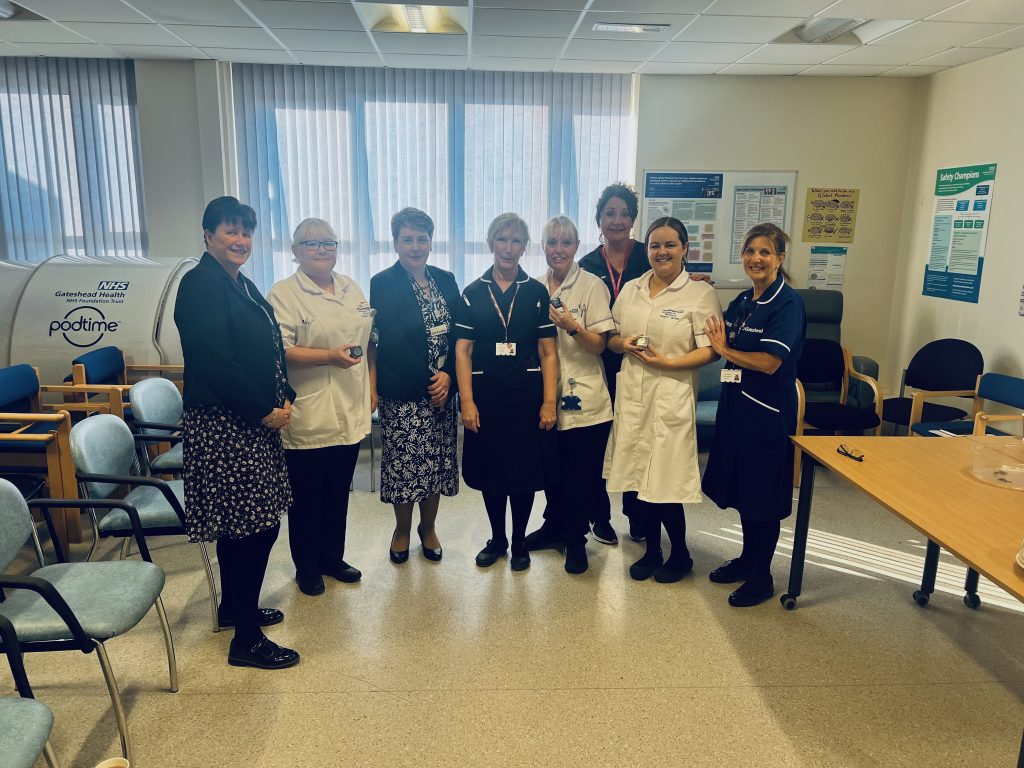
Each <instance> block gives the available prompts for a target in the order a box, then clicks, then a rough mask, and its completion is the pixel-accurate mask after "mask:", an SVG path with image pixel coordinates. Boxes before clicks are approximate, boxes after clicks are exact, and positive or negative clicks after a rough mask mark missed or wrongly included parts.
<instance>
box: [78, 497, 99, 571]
mask: <svg viewBox="0 0 1024 768" xmlns="http://www.w3.org/2000/svg"><path fill="white" fill-rule="evenodd" d="M82 498H85V497H84V496H83V497H82ZM89 519H90V520H91V521H92V545H91V546H90V547H89V554H87V555H86V556H85V562H87V563H88V562H90V561H91V560H92V556H93V554H94V553H95V552H96V547H97V545H98V544H99V543H100V521H99V520H97V519H96V510H94V509H90V510H89Z"/></svg>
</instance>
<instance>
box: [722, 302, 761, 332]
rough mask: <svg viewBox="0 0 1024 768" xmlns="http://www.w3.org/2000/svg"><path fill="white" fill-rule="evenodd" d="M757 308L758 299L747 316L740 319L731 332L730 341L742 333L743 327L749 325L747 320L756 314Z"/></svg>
mask: <svg viewBox="0 0 1024 768" xmlns="http://www.w3.org/2000/svg"><path fill="white" fill-rule="evenodd" d="M751 301H753V297H751ZM755 309H757V302H756V301H755V302H754V305H753V306H752V307H751V308H750V311H749V312H747V316H746V317H744V318H743V319H742V320H740V322H739V325H737V326H736V330H735V331H733V332H732V333H730V334H729V341H735V340H736V338H737V337H738V336H739V335H740V334H741V333H743V329H744V328H746V327H747V320H749V319H750V316H751V315H752V314H754V310H755Z"/></svg>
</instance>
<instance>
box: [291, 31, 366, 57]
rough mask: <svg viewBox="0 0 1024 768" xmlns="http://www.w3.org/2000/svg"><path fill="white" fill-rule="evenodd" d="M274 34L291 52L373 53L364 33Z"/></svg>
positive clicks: (306, 32) (299, 32)
mask: <svg viewBox="0 0 1024 768" xmlns="http://www.w3.org/2000/svg"><path fill="white" fill-rule="evenodd" d="M274 34H275V35H277V37H278V38H279V39H280V40H281V42H282V43H284V44H285V46H287V47H288V48H290V49H291V50H293V51H341V52H342V53H374V49H373V43H372V42H371V41H370V36H369V35H368V34H366V33H365V32H332V31H329V30H316V29H277V30H274Z"/></svg>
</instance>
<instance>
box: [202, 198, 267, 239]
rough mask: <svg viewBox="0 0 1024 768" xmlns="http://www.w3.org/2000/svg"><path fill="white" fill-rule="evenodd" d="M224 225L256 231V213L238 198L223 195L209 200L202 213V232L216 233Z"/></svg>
mask: <svg viewBox="0 0 1024 768" xmlns="http://www.w3.org/2000/svg"><path fill="white" fill-rule="evenodd" d="M224 223H231V224H240V225H241V226H242V228H243V229H248V230H253V229H256V211H254V210H253V209H252V208H251V207H250V206H248V205H246V204H245V203H242V202H239V200H238V198H236V197H230V196H228V195H225V196H224V197H218V198H215V199H213V200H211V201H210V202H209V203H207V205H206V210H205V211H204V212H203V231H204V232H216V231H217V227H219V226H220V225H221V224H224Z"/></svg>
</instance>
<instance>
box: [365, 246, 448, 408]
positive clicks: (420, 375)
mask: <svg viewBox="0 0 1024 768" xmlns="http://www.w3.org/2000/svg"><path fill="white" fill-rule="evenodd" d="M427 270H428V271H429V272H430V276H431V277H432V278H434V283H435V284H436V285H437V287H438V288H439V289H440V291H441V295H442V296H443V297H444V301H445V304H447V305H448V313H449V314H450V315H451V318H452V319H451V322H449V323H448V358H447V360H445V364H444V365H443V366H442V367H441V370H442V371H444V372H445V373H447V374H448V375H449V376H450V377H451V379H452V381H453V382H454V381H455V335H454V332H455V315H456V312H457V310H458V306H459V301H460V294H459V286H458V284H457V283H456V282H455V275H453V274H452V273H451V272H446V271H445V270H443V269H438V268H437V267H433V266H430V265H429V264H428V265H427ZM370 306H371V307H373V308H374V309H375V310H377V314H376V315H375V316H374V324H375V328H376V333H377V394H378V395H380V396H381V397H388V398H392V399H394V400H406V401H416V400H420V399H422V398H424V397H426V396H427V387H429V386H430V376H431V374H430V368H429V361H428V360H427V337H428V332H427V329H426V327H425V326H424V325H423V315H422V314H421V313H420V307H419V304H417V303H416V294H415V293H414V292H413V289H412V282H411V281H410V280H409V274H408V273H407V272H406V271H405V268H404V267H403V266H402V264H401V262H397V261H396V262H395V263H394V264H392V265H391V266H390V267H388V268H387V269H385V270H384V271H383V272H378V273H377V274H376V275H374V276H373V278H372V279H371V280H370Z"/></svg>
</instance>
